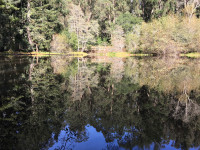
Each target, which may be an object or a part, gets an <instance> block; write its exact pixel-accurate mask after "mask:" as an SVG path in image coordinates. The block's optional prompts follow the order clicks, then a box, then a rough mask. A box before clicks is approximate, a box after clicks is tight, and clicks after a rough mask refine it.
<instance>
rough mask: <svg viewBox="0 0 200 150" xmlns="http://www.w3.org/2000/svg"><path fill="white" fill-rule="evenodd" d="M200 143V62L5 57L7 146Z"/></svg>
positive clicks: (3, 134)
mask: <svg viewBox="0 0 200 150" xmlns="http://www.w3.org/2000/svg"><path fill="white" fill-rule="evenodd" d="M199 148H200V59H189V58H176V57H175V58H174V57H171V58H165V57H163V58H158V57H143V58H142V57H137V58H136V57H129V58H117V57H106V56H93V57H91V58H72V57H65V56H51V57H41V58H36V57H22V56H0V149H1V150H15V149H16V150H39V149H41V150H43V149H44V150H45V149H50V150H71V149H72V150H126V149H129V150H131V149H133V150H137V149H155V150H157V149H166V150H168V149H199Z"/></svg>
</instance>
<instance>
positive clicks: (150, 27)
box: [127, 15, 200, 55]
mask: <svg viewBox="0 0 200 150" xmlns="http://www.w3.org/2000/svg"><path fill="white" fill-rule="evenodd" d="M199 29H200V19H198V18H196V17H194V18H192V20H191V21H190V22H189V21H188V18H185V17H179V16H174V15H169V16H166V17H162V18H160V19H158V20H153V21H152V22H150V23H145V22H143V23H142V25H141V30H140V35H139V38H138V39H139V42H138V39H135V38H134V37H135V36H136V34H133V35H128V38H127V43H130V42H129V40H130V37H131V40H133V41H135V43H138V45H137V49H141V50H142V52H143V53H157V54H164V55H168V54H178V53H181V52H183V53H186V52H194V51H200V45H199V43H200V30H199Z"/></svg>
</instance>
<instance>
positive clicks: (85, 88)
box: [70, 58, 98, 101]
mask: <svg viewBox="0 0 200 150" xmlns="http://www.w3.org/2000/svg"><path fill="white" fill-rule="evenodd" d="M94 70H95V67H92V66H91V67H88V66H87V65H86V59H85V58H78V67H77V73H76V74H75V75H74V76H70V88H71V90H72V91H73V93H72V99H73V101H76V100H81V99H82V97H83V95H84V93H85V92H88V93H89V94H91V93H92V92H91V89H90V87H95V86H97V84H98V75H96V74H94Z"/></svg>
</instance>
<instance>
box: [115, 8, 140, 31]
mask: <svg viewBox="0 0 200 150" xmlns="http://www.w3.org/2000/svg"><path fill="white" fill-rule="evenodd" d="M141 22H142V18H139V17H136V16H133V14H131V13H129V12H127V13H125V14H121V15H120V16H119V17H118V18H117V20H116V24H117V25H120V26H122V28H123V30H124V32H125V33H129V32H133V29H134V26H135V25H136V24H140V23H141Z"/></svg>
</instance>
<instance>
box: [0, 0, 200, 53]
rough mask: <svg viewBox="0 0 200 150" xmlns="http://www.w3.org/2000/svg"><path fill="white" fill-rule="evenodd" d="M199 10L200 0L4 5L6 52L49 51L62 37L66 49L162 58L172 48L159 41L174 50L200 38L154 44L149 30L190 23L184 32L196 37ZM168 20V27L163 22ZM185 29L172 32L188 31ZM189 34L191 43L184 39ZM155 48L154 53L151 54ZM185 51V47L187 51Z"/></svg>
mask: <svg viewBox="0 0 200 150" xmlns="http://www.w3.org/2000/svg"><path fill="white" fill-rule="evenodd" d="M199 6H200V0H9V1H7V0H0V51H8V50H12V51H38V50H42V51H49V50H50V49H51V43H52V41H53V40H56V38H59V39H60V38H62V40H61V41H62V46H63V48H62V49H64V48H65V49H69V48H71V49H73V50H82V51H86V50H88V49H89V48H88V47H89V46H91V45H104V44H107V45H108V44H112V45H114V46H115V45H117V47H118V48H120V49H122V48H123V47H126V48H127V49H128V50H129V51H131V52H132V51H142V52H154V50H152V49H156V50H155V52H159V53H160V52H161V51H160V49H162V50H163V48H164V49H165V50H164V52H162V53H167V52H166V51H167V49H170V48H166V47H165V46H164V47H162V46H161V48H158V47H156V46H155V42H156V43H158V44H160V43H162V40H164V42H167V43H168V41H170V43H171V44H172V47H173V48H174V47H177V43H179V44H180V43H184V42H186V44H183V45H184V46H185V45H187V44H190V43H191V41H195V40H196V39H199V37H198V36H196V34H195V35H193V34H192V37H187V36H186V35H189V33H181V34H179V33H180V32H179V33H177V34H179V35H177V34H176V37H177V39H178V40H177V39H176V37H175V38H174V37H173V38H172V36H173V35H174V33H172V34H170V35H169V37H168V36H167V35H166V34H164V35H158V37H164V39H153V41H147V42H148V43H149V44H150V45H149V44H146V43H145V42H146V38H147V37H149V38H151V36H152V37H154V38H155V37H157V34H153V30H154V29H152V28H151V27H149V26H148V25H149V24H152V23H155V24H156V25H158V24H160V25H158V26H156V27H158V28H160V30H161V31H164V30H166V28H165V26H168V25H169V24H170V23H172V22H168V21H175V22H176V21H178V22H177V23H178V24H179V23H180V22H183V20H184V19H185V20H188V26H187V25H184V27H185V26H187V28H190V29H191V30H192V29H194V31H189V32H190V34H191V33H193V32H194V33H196V32H197V31H196V29H198V26H197V25H196V23H197V24H198V19H196V20H195V21H194V19H193V18H198V17H199V15H200V9H199ZM168 15H170V16H171V17H172V18H176V19H175V20H170V19H171V18H170V17H168V18H167V19H168V20H167V21H166V16H168ZM163 17H165V19H164V20H165V21H166V22H165V23H164V24H165V25H164V26H163V23H162V22H163V20H162V19H159V18H163ZM186 18H187V19H186ZM157 19H158V21H157V22H156V21H155V20H157ZM152 20H154V21H153V22H152ZM145 24H148V25H145ZM176 25H177V24H176ZM153 26H154V24H153ZM172 26H173V25H172ZM182 26H183V25H180V27H174V28H172V29H180V30H181V31H182V29H183V28H184V27H182ZM147 29H148V30H147ZM169 29H170V27H169ZM183 30H187V29H183ZM167 32H168V31H167ZM146 33H148V34H147V35H145V36H144V34H146ZM184 35H185V36H186V38H185V37H183V39H179V37H180V36H181V37H182V36H184ZM63 39H64V40H63ZM160 40H161V41H160ZM56 41H59V40H56ZM63 41H66V44H63ZM174 43H175V44H174ZM54 44H55V43H54ZM57 44H58V45H59V43H57ZM54 46H55V45H54ZM149 46H152V49H151V50H148V51H147V48H148V47H149ZM184 46H182V45H181V47H182V48H183V50H184ZM193 47H196V45H195V46H193ZM193 47H192V48H193ZM179 48H180V47H179ZM192 51H194V48H193V49H192Z"/></svg>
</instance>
